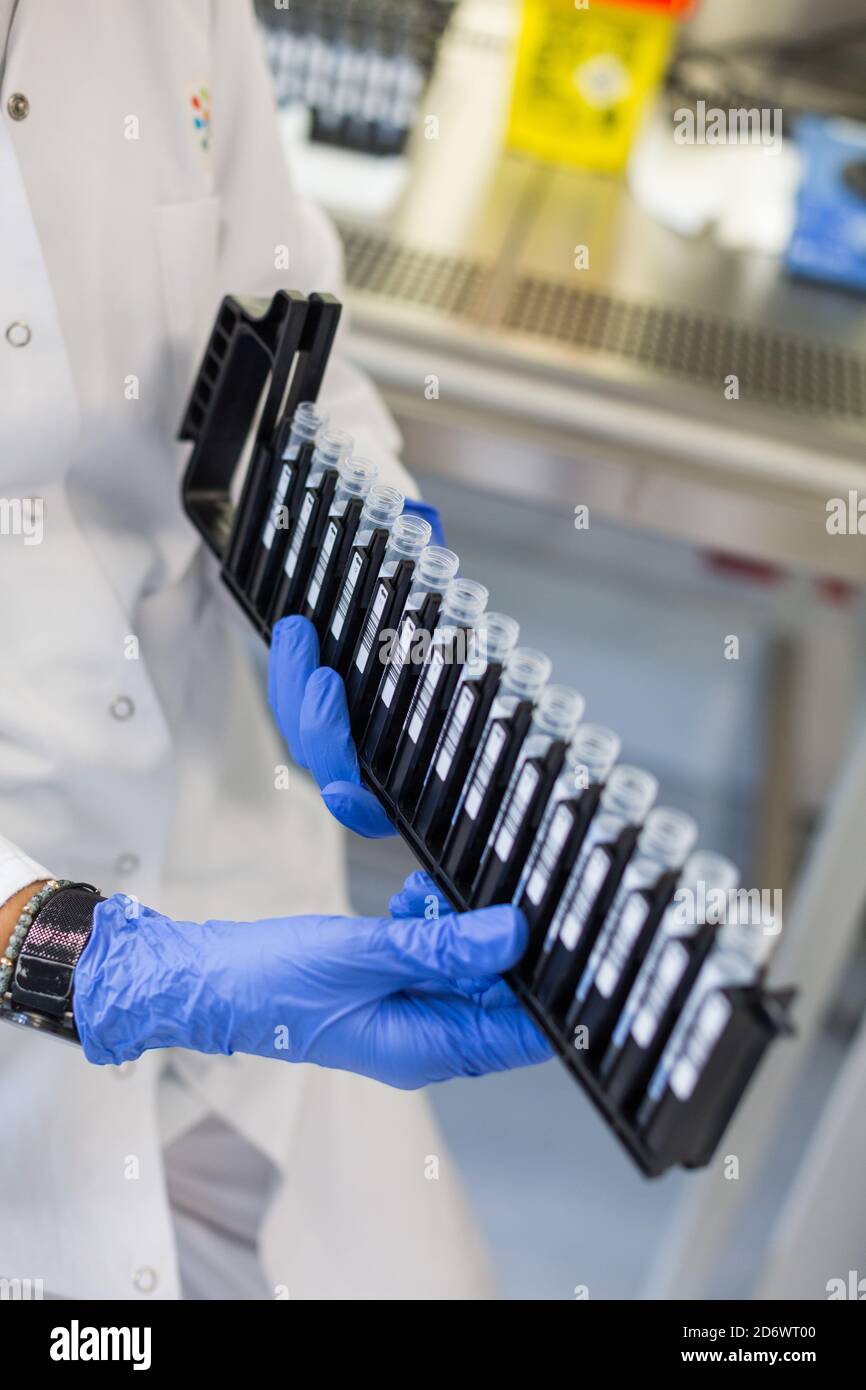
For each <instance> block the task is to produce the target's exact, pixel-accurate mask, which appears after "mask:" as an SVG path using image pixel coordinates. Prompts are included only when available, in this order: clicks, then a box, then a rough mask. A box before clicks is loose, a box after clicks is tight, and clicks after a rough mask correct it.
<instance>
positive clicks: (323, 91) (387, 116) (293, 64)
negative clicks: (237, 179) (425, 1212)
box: [256, 0, 454, 155]
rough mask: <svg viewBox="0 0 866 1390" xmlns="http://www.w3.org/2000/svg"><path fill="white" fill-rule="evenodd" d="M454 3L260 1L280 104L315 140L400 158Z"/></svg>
mask: <svg viewBox="0 0 866 1390" xmlns="http://www.w3.org/2000/svg"><path fill="white" fill-rule="evenodd" d="M453 9H454V0H324V3H316V0H292V3H291V4H290V5H288V6H286V7H285V8H278V7H276V6H275V5H273V4H272V3H271V0H256V12H257V14H258V16H259V20H260V22H261V24H262V26H263V31H264V38H265V51H266V53H267V56H268V62H269V63H270V65H271V72H272V73H273V78H274V92H275V95H276V98H277V101H278V103H279V104H280V106H284V107H294V108H297V109H299V110H301V111H304V112H306V113H308V116H309V135H310V139H312V140H315V141H320V142H322V143H323V144H329V145H338V146H341V147H343V148H345V149H350V150H363V151H365V152H367V153H369V154H376V155H394V154H400V153H401V152H402V150H403V148H404V146H405V144H406V140H407V139H408V136H409V131H410V129H411V127H412V124H413V122H414V120H415V115H416V112H417V109H418V102H419V98H420V96H421V93H422V92H423V89H424V85H425V83H426V81H427V79H428V77H429V75H430V71H431V69H432V67H433V63H434V61H435V58H436V51H437V46H438V43H439V40H440V38H441V35H442V32H443V31H444V29H445V27H446V26H447V24H448V21H449V19H450V18H451V13H452V10H453Z"/></svg>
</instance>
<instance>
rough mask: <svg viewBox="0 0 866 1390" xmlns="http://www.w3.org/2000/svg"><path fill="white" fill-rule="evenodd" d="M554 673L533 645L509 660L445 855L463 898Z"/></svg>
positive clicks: (445, 864) (460, 798)
mask: <svg viewBox="0 0 866 1390" xmlns="http://www.w3.org/2000/svg"><path fill="white" fill-rule="evenodd" d="M550 671H551V662H550V658H549V657H547V656H545V655H544V652H539V651H535V650H534V649H533V648H531V647H516V648H515V649H514V651H513V652H512V653H511V655H510V657H509V658H508V661H507V662H506V665H505V670H504V672H503V674H502V682H501V684H500V686H499V689H498V690H497V692H496V697H495V699H494V701H493V704H492V705H491V707H490V714H489V716H488V719H487V723H486V725H485V727H484V729H483V730H482V733H481V737H480V739H479V741H478V747H477V749H476V751H475V756H474V758H473V760H472V764H471V766H470V768H469V771H468V773H467V775H466V780H465V782H464V784H463V786H462V788H461V791H460V795H459V796H458V798H457V804H456V806H455V808H454V814H453V817H452V820H451V826H450V829H449V831H448V834H447V837H446V840H445V847H444V850H443V852H442V864H443V867H444V871H445V873H446V874H447V876H448V878H449V879H450V880H451V882H452V883H453V884H454V885H455V887H456V888H457V890H458V891H459V892H460V893H461V894H465V892H466V891H468V888H469V887H470V886H471V883H472V879H473V878H474V876H475V872H476V869H477V866H478V860H479V857H480V854H481V850H482V849H483V847H484V845H485V844H486V843H487V837H488V835H489V834H490V831H491V829H492V827H493V822H494V820H495V819H496V813H497V811H498V810H499V805H500V802H501V800H502V796H503V794H504V792H505V788H506V786H507V785H508V781H509V778H510V777H511V773H512V772H513V770H514V764H515V763H516V761H517V756H518V754H519V752H520V747H521V744H522V743H523V740H524V738H525V737H526V734H527V731H528V729H529V726H530V724H531V723H532V714H533V709H534V707H535V703H536V701H537V700H538V699H539V698H540V696H541V693H542V691H543V690H544V687H545V686H546V684H547V681H548V679H549V677H550Z"/></svg>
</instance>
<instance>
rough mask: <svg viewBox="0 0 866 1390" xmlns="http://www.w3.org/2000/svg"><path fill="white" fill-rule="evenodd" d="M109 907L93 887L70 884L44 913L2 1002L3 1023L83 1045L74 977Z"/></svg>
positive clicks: (0, 1015) (27, 941) (37, 918)
mask: <svg viewBox="0 0 866 1390" xmlns="http://www.w3.org/2000/svg"><path fill="white" fill-rule="evenodd" d="M103 901H104V898H103V896H102V894H101V893H99V892H98V891H97V889H96V888H94V887H93V885H92V884H91V883H69V884H64V885H63V886H62V887H61V888H58V889H57V891H56V893H52V895H51V897H50V898H49V899H48V900H47V902H46V903H44V905H43V906H42V907H41V908H40V909H39V911H38V913H37V914H36V916H35V917H34V919H33V923H32V925H31V927H30V928H29V930H28V932H27V935H26V937H25V939H24V943H23V945H22V947H21V950H20V952H19V954H18V958H17V960H16V962H15V970H14V973H13V975H12V979H11V981H10V986H9V989H8V991H7V993H6V994H5V995H3V997H2V998H0V1018H2V1019H5V1021H6V1022H7V1023H15V1024H17V1025H18V1026H19V1027H21V1028H35V1029H36V1030H37V1031H38V1032H40V1033H48V1034H49V1035H50V1036H52V1037H56V1038H62V1039H63V1040H65V1041H66V1042H72V1043H77V1042H78V1041H79V1039H78V1033H77V1031H76V1028H75V1018H74V1016H73V1013H72V977H73V975H74V973H75V967H76V965H77V964H78V961H79V959H80V957H81V954H82V952H83V951H84V948H85V946H86V945H87V943H88V941H89V940H90V933H91V932H92V930H93V914H94V911H95V910H96V905H97V903H101V902H103Z"/></svg>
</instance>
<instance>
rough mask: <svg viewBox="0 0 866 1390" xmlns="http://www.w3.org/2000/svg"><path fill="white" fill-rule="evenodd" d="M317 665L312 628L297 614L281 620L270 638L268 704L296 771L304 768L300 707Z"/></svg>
mask: <svg viewBox="0 0 866 1390" xmlns="http://www.w3.org/2000/svg"><path fill="white" fill-rule="evenodd" d="M318 664H319V639H318V637H317V635H316V629H315V628H314V627H313V624H312V623H311V622H309V621H308V620H307V619H306V618H302V617H301V616H300V615H299V614H295V615H294V616H292V617H291V618H282V619H281V620H280V621H279V622H278V623H277V625H276V627H275V628H274V632H273V636H272V638H271V650H270V656H269V658H268V703H269V705H270V707H271V710H272V712H273V716H274V719H275V720H276V723H277V728H278V729H279V731H280V733H281V734H282V736H283V738H284V739H285V740H286V743H287V744H288V745H289V752H290V753H291V755H292V757H293V758H294V760H295V762H296V763H297V764H298V766H299V767H306V766H307V760H306V757H305V755H304V746H303V742H302V739H301V731H300V716H301V705H302V703H303V699H304V691H305V690H306V687H307V681H308V680H309V678H310V676H311V675H312V673H313V672H314V671H315V670H316V668H317V666H318Z"/></svg>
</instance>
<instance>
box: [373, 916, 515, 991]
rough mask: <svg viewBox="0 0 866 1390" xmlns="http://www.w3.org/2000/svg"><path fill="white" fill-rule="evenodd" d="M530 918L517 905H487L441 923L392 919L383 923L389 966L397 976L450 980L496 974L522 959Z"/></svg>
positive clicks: (385, 953)
mask: <svg viewBox="0 0 866 1390" xmlns="http://www.w3.org/2000/svg"><path fill="white" fill-rule="evenodd" d="M527 934H528V928H527V925H526V918H525V917H524V916H523V913H522V912H520V910H519V909H518V908H516V907H511V906H500V907H484V908H481V909H479V911H477V912H463V913H460V914H457V913H449V914H448V915H447V916H445V917H440V918H439V919H438V921H437V920H433V921H427V920H425V919H423V918H408V919H402V920H401V919H400V918H393V919H391V920H389V921H388V922H387V923H386V924H385V928H384V941H383V943H382V945H383V948H384V950H383V954H384V955H385V957H386V959H385V962H384V964H385V966H386V968H388V969H389V971H390V973H393V974H394V975H395V976H396V977H399V978H403V979H406V980H407V981H408V980H409V979H415V980H416V982H418V983H421V982H422V981H423V980H425V979H427V980H430V979H443V980H451V979H455V978H458V977H461V976H467V975H490V974H498V973H499V972H500V971H502V970H507V969H508V967H509V966H510V965H514V963H515V962H516V961H517V960H519V959H520V957H521V955H522V954H523V951H524V948H525V946H526V938H527Z"/></svg>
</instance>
